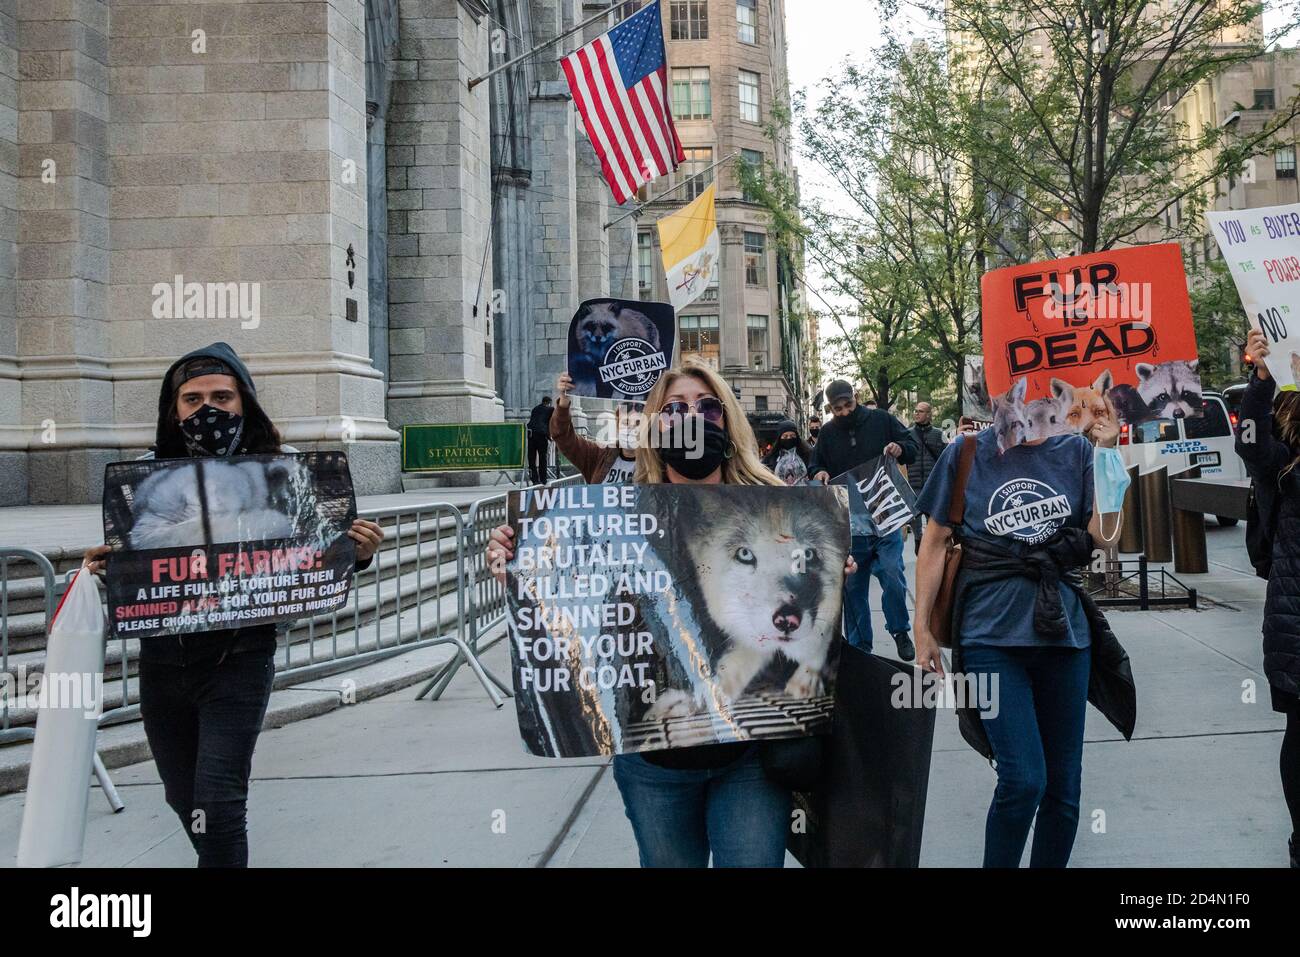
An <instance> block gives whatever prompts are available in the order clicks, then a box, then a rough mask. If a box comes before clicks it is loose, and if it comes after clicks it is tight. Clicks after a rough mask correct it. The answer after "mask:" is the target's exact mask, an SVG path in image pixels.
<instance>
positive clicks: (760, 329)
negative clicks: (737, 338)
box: [745, 316, 767, 369]
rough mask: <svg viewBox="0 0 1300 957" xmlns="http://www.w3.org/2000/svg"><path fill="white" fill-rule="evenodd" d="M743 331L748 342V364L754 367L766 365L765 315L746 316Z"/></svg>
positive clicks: (760, 367) (759, 367)
mask: <svg viewBox="0 0 1300 957" xmlns="http://www.w3.org/2000/svg"><path fill="white" fill-rule="evenodd" d="M745 332H746V334H747V337H748V342H749V359H750V364H751V365H752V366H753V367H754V368H755V369H763V368H766V367H767V316H746V317H745Z"/></svg>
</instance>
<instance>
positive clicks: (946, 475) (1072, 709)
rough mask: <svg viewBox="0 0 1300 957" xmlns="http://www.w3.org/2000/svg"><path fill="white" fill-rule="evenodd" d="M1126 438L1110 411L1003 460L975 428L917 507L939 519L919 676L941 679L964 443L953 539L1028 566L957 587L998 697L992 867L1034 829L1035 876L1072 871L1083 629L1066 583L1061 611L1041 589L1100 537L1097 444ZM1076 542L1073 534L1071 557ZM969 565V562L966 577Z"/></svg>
mask: <svg viewBox="0 0 1300 957" xmlns="http://www.w3.org/2000/svg"><path fill="white" fill-rule="evenodd" d="M1118 436H1119V427H1118V425H1117V424H1116V423H1115V421H1114V417H1113V416H1112V417H1109V418H1108V419H1098V420H1097V421H1096V422H1095V423H1094V425H1093V426H1092V428H1091V429H1090V430H1089V432H1088V433H1087V435H1086V437H1085V436H1084V435H1079V434H1075V433H1070V434H1066V435H1056V436H1051V437H1049V438H1046V439H1037V440H1034V441H1031V442H1026V443H1024V444H1022V445H1016V446H1013V447H1012V448H1009V449H1007V450H1006V451H1005V452H999V451H998V447H997V434H996V431H995V430H994V429H985V430H984V431H982V432H979V433H973V434H972V433H967V434H965V435H962V436H959V437H958V440H957V441H955V442H953V443H952V444H951V445H949V446H948V447H947V448H946V449H944V451H943V454H942V455H941V456H940V457H939V461H938V463H937V464H936V466H935V470H934V473H933V474H932V475H931V476H930V479H929V481H928V482H927V483H926V486H925V488H924V489H923V490H922V492H921V496H920V498H919V499H918V501H917V510H918V511H920V512H922V513H924V514H925V515H927V516H929V517H930V518H931V521H930V522H928V523H927V524H926V528H925V535H924V536H923V537H922V540H921V550H920V553H919V554H918V556H917V560H916V658H917V664H918V665H920V667H921V668H922V669H924V670H926V671H933V672H939V673H942V672H943V661H942V659H941V658H940V655H939V646H938V643H937V642H936V640H935V637H934V635H933V633H932V632H931V631H930V628H929V621H930V612H931V610H932V609H933V608H934V602H935V596H936V595H937V594H938V590H939V583H940V580H941V578H942V576H943V566H944V553H945V550H946V548H947V545H948V542H949V540H950V539H951V538H952V535H953V529H952V528H951V527H950V526H949V521H950V517H951V516H950V510H949V506H950V502H951V498H952V493H953V488H954V486H955V484H956V477H957V463H958V459H959V457H960V455H961V448H962V445H963V444H964V443H966V442H974V443H976V445H975V454H974V459H973V460H972V463H971V469H970V474H969V476H968V478H967V481H966V489H965V511H964V514H963V515H962V519H961V527H960V529H959V533H958V537H959V538H960V539H961V540H962V541H963V542H965V543H966V551H967V552H970V553H976V552H978V553H981V554H986V555H987V554H992V555H994V556H997V557H996V558H995V559H994V561H995V562H998V561H1000V562H1002V563H1003V564H1004V565H1006V564H1010V565H1011V566H1012V567H1015V564H1016V563H1017V562H1021V561H1023V562H1024V571H1023V573H1019V574H1017V573H1011V574H1000V575H996V574H995V575H989V574H985V575H983V576H978V575H977V576H975V578H974V579H972V580H971V581H970V582H969V584H968V587H963V588H962V590H961V592H960V600H959V604H958V607H959V612H958V614H959V616H960V618H959V620H958V621H957V622H956V623H955V626H954V629H953V635H954V639H953V640H954V643H955V645H956V646H957V648H956V649H955V657H957V658H959V659H960V665H959V666H960V667H961V669H962V671H963V672H964V673H965V674H966V675H974V676H975V679H976V680H975V683H974V687H978V688H980V689H987V691H988V692H990V695H989V698H990V700H981V701H980V702H979V704H980V723H981V725H982V727H983V730H984V732H985V734H986V735H987V738H988V743H989V746H990V748H991V750H992V752H993V756H994V758H995V760H996V764H997V773H998V783H997V789H996V791H995V792H994V795H993V803H992V806H991V807H990V808H989V813H988V819H987V823H986V827H985V836H984V866H985V867H1018V866H1019V865H1020V858H1021V855H1022V853H1023V851H1024V847H1025V841H1026V839H1027V838H1028V835H1029V828H1030V826H1031V825H1034V844H1033V849H1032V851H1031V852H1030V866H1031V867H1064V866H1065V864H1066V863H1067V862H1068V861H1069V859H1070V850H1071V848H1072V847H1073V845H1074V836H1075V832H1076V830H1077V829H1078V823H1079V793H1080V782H1081V778H1082V766H1083V725H1084V712H1085V709H1086V706H1087V702H1088V677H1089V668H1090V657H1091V656H1090V651H1089V643H1090V633H1089V623H1088V618H1087V616H1086V615H1085V610H1084V606H1083V603H1082V601H1081V599H1080V597H1079V595H1078V594H1077V593H1076V592H1075V590H1074V589H1073V588H1072V587H1070V585H1068V584H1066V583H1065V582H1058V583H1057V588H1058V590H1059V594H1060V603H1059V606H1057V605H1055V603H1054V602H1045V601H1044V599H1043V595H1042V594H1041V591H1040V581H1041V580H1042V575H1043V569H1044V568H1046V569H1047V571H1048V573H1049V574H1052V575H1054V574H1055V573H1056V572H1057V571H1060V570H1062V569H1060V568H1054V567H1051V566H1052V559H1049V557H1048V556H1049V554H1050V555H1052V556H1055V555H1057V554H1058V553H1059V552H1061V551H1062V550H1063V548H1062V545H1063V540H1065V539H1069V538H1070V537H1071V533H1069V532H1068V531H1067V530H1069V529H1086V530H1087V531H1088V533H1089V534H1090V535H1091V537H1092V540H1093V541H1094V542H1100V541H1102V540H1103V537H1102V534H1101V516H1100V514H1098V513H1095V512H1094V510H1093V484H1092V483H1093V468H1092V460H1093V448H1094V446H1103V447H1112V446H1114V445H1115V443H1116V440H1117V438H1118ZM1112 534H1113V533H1112ZM1080 539H1081V533H1080V532H1077V531H1076V532H1074V533H1073V541H1074V543H1075V546H1076V548H1075V550H1074V552H1073V554H1075V555H1077V554H1078V546H1079V544H1080ZM1087 544H1088V543H1086V540H1085V541H1084V542H1083V550H1084V554H1085V555H1086V553H1087V552H1089V551H1090V550H1091V549H1090V548H1088V547H1087ZM1085 560H1086V558H1085ZM969 564H970V561H969V556H968V560H967V562H966V563H965V564H964V565H963V568H964V569H965V568H966V567H967V566H968V565H969ZM1031 569H1032V573H1031ZM963 574H967V573H966V572H963ZM981 578H982V580H979V579H981ZM961 584H962V583H961V582H960V581H959V585H961ZM1054 597H1055V596H1052V595H1049V596H1048V598H1049V599H1053V598H1054ZM1044 604H1051V605H1052V607H1051V611H1052V612H1054V622H1055V625H1056V627H1055V628H1054V629H1053V630H1052V631H1051V632H1050V633H1045V632H1044V631H1043V628H1042V624H1041V623H1042V622H1043V621H1044V620H1045V619H1044V613H1043V605H1044ZM1036 622H1038V624H1036ZM1035 818H1037V821H1036V823H1035Z"/></svg>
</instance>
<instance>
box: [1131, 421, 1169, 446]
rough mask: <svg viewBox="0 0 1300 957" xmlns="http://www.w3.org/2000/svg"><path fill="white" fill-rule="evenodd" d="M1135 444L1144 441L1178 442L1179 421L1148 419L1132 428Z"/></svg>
mask: <svg viewBox="0 0 1300 957" xmlns="http://www.w3.org/2000/svg"><path fill="white" fill-rule="evenodd" d="M1130 432H1131V433H1132V439H1131V440H1130V441H1132V442H1133V443H1134V444H1141V443H1143V442H1176V441H1177V440H1178V423H1177V422H1176V421H1175V420H1174V419H1147V421H1145V422H1139V423H1138V424H1137V425H1135V426H1133V427H1132V429H1131V430H1130Z"/></svg>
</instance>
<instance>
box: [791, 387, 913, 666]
mask: <svg viewBox="0 0 1300 957" xmlns="http://www.w3.org/2000/svg"><path fill="white" fill-rule="evenodd" d="M826 398H827V399H829V400H830V403H831V416H832V417H831V420H830V421H829V422H827V423H826V424H825V425H824V426H823V427H822V430H821V436H820V439H819V441H818V442H817V445H816V447H815V448H814V449H813V454H812V464H811V465H810V466H809V467H808V471H809V472H811V473H813V478H815V479H817V480H818V481H821V482H827V481H830V479H832V478H834V477H835V476H838V475H842V474H843V473H845V472H847V471H849V470H850V469H854V468H857V467H858V466H859V465H862V464H863V463H864V462H868V461H870V460H871V459H874V458H875V457H876V456H878V455H881V454H884V455H892V456H893V457H894V458H896V459H897V460H898V462H899V464H900V465H908V464H910V463H911V462H912V461H914V460H915V459H916V454H917V448H916V440H915V439H913V438H912V437H911V435H909V434H908V431H907V429H905V428H904V427H903V423H901V422H899V421H898V420H897V419H896V418H894V417H893V416H892V415H890V414H889V413H888V412H886V411H885V410H883V409H868V408H865V407H864V406H862V405H861V404H859V403H858V401H857V398H856V396H855V395H854V394H853V386H851V385H849V383H847V382H845V381H844V380H843V379H836V380H835V381H834V382H832V383H831V384H830V385H828V386H827V387H826ZM853 557H854V559H855V560H856V561H857V563H858V566H859V567H860V568H862V569H863V570H869V571H870V572H871V575H874V576H875V577H877V578H879V579H880V585H881V592H882V596H881V605H882V607H883V609H884V612H885V625H886V627H887V628H888V629H889V633H890V634H891V635H892V636H893V638H894V643H895V644H896V645H897V646H898V657H899V658H901V659H902V660H903V661H911V660H912V659H913V658H914V657H915V656H916V650H915V647H914V646H913V644H912V636H911V635H910V634H909V632H910V630H911V622H910V621H909V619H908V614H907V579H906V577H905V575H904V573H903V535H902V532H899V531H894V532H891V533H890V534H888V535H883V536H875V535H854V536H853ZM871 575H857V576H855V577H854V578H853V579H852V580H850V581H848V582H846V583H845V586H844V626H845V627H844V631H845V637H846V638H847V639H848V640H849V643H850V644H853V645H856V646H857V647H859V648H861V649H863V650H864V651H870V650H871V640H872V639H871V607H870V605H869V604H868V598H869V592H870V589H871Z"/></svg>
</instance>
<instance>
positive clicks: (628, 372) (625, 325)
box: [569, 299, 677, 402]
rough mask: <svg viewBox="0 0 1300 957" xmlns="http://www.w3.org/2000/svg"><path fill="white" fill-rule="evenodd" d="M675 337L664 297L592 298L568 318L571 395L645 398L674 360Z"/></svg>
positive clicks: (672, 320) (674, 328) (670, 309)
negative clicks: (632, 299)
mask: <svg viewBox="0 0 1300 957" xmlns="http://www.w3.org/2000/svg"><path fill="white" fill-rule="evenodd" d="M676 341H677V324H676V322H675V321H674V318H673V307H672V306H670V305H669V304H668V303H666V302H629V301H625V300H623V299H588V300H587V301H586V302H584V303H583V304H582V305H581V306H579V307H578V311H577V312H576V313H575V314H574V316H573V321H572V322H571V323H569V376H570V378H572V379H573V390H572V394H573V395H581V396H592V397H595V398H598V399H624V400H631V401H634V402H643V401H644V400H645V397H646V395H647V394H648V393H649V392H650V390H651V389H653V388H654V384H655V383H656V382H658V381H659V377H660V376H661V375H663V373H664V370H665V369H667V368H668V367H669V366H670V365H672V361H673V347H674V345H675V344H676Z"/></svg>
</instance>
